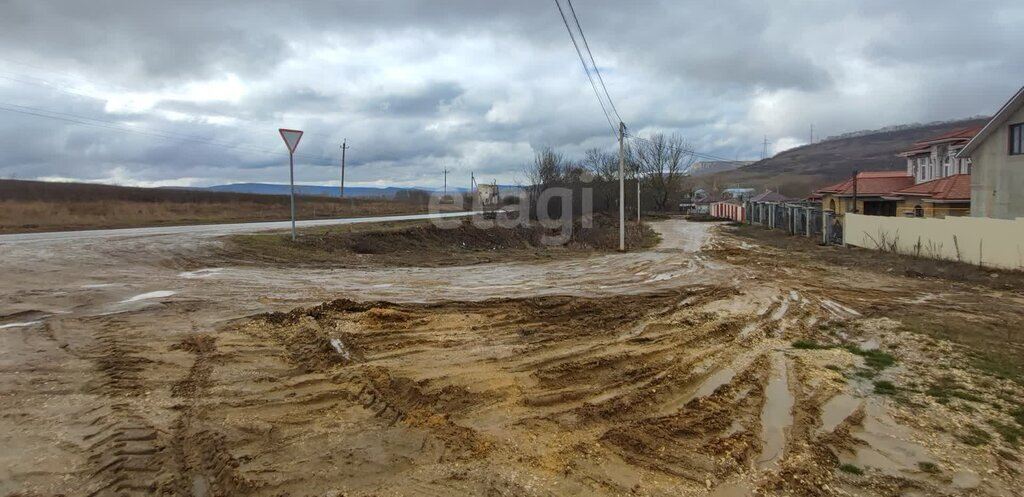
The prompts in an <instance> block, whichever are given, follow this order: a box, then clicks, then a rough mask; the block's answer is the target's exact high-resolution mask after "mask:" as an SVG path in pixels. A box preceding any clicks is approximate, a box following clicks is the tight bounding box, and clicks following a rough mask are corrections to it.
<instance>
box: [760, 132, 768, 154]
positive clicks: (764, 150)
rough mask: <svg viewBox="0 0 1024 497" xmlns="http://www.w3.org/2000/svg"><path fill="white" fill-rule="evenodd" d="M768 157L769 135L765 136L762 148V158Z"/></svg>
mask: <svg viewBox="0 0 1024 497" xmlns="http://www.w3.org/2000/svg"><path fill="white" fill-rule="evenodd" d="M767 158H768V135H765V136H764V148H762V149H761V160H765V159H767Z"/></svg>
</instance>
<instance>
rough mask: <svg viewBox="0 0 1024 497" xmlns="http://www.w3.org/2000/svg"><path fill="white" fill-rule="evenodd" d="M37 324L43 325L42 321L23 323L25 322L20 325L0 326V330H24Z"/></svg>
mask: <svg viewBox="0 0 1024 497" xmlns="http://www.w3.org/2000/svg"><path fill="white" fill-rule="evenodd" d="M37 324H43V322H42V321H25V322H22V323H8V324H0V330H6V329H9V328H25V327H28V326H35V325H37Z"/></svg>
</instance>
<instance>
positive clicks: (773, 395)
mask: <svg viewBox="0 0 1024 497" xmlns="http://www.w3.org/2000/svg"><path fill="white" fill-rule="evenodd" d="M793 403H794V400H793V394H792V393H791V392H790V391H789V379H788V373H787V371H786V356H785V355H783V353H782V352H775V353H773V354H772V376H771V378H770V379H769V380H768V386H767V387H766V388H765V402H764V409H762V411H761V430H762V433H761V443H762V446H761V457H760V458H759V459H758V461H757V462H758V466H759V467H761V468H766V467H774V466H776V465H777V464H778V463H779V461H780V460H781V459H782V456H783V455H785V452H786V434H787V432H788V431H789V427H790V426H792V425H793Z"/></svg>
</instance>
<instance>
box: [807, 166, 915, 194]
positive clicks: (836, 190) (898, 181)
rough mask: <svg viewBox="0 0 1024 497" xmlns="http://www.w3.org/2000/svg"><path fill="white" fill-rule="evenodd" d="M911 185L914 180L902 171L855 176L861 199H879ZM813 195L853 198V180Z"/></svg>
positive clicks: (828, 187) (871, 172)
mask: <svg viewBox="0 0 1024 497" xmlns="http://www.w3.org/2000/svg"><path fill="white" fill-rule="evenodd" d="M913 185H914V178H913V177H911V176H909V175H907V173H906V172H904V171H866V172H863V173H858V174H857V195H858V196H861V197H880V196H882V195H886V194H889V193H891V192H893V191H895V190H900V189H903V188H907V187H910V186H913ZM815 193H831V194H834V195H838V196H841V197H849V196H853V178H850V179H848V180H846V181H843V182H842V183H837V184H835V185H831V186H827V187H824V188H819V189H818V190H817V191H816V192H815Z"/></svg>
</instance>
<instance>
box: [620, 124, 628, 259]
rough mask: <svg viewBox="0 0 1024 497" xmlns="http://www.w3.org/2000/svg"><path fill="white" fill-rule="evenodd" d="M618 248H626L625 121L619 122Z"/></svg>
mask: <svg viewBox="0 0 1024 497" xmlns="http://www.w3.org/2000/svg"><path fill="white" fill-rule="evenodd" d="M619 250H620V251H623V252H624V251H625V250H626V123H624V122H621V121H620V122H619Z"/></svg>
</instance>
